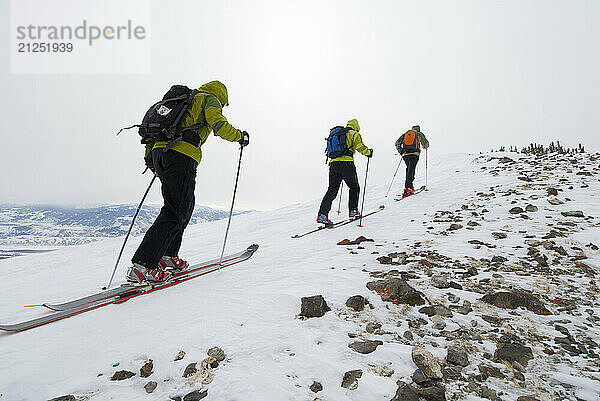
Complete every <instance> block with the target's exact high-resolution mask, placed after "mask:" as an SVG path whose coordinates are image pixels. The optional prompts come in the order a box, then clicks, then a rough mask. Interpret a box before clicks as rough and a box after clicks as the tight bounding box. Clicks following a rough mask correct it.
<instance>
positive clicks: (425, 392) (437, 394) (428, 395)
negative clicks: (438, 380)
mask: <svg viewBox="0 0 600 401" xmlns="http://www.w3.org/2000/svg"><path fill="white" fill-rule="evenodd" d="M417 394H419V397H421V398H424V399H425V400H427V401H446V389H445V388H444V387H443V386H441V385H436V386H431V387H424V388H421V389H418V390H417Z"/></svg>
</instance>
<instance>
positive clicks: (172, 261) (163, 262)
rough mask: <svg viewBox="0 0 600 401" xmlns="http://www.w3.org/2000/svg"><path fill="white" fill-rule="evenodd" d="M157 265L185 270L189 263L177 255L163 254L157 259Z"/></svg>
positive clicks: (163, 267)
mask: <svg viewBox="0 0 600 401" xmlns="http://www.w3.org/2000/svg"><path fill="white" fill-rule="evenodd" d="M158 265H159V266H160V267H161V268H162V269H163V270H166V269H172V270H177V271H182V270H185V269H187V268H188V267H189V266H190V264H189V263H188V262H187V261H185V260H183V259H179V257H177V256H163V257H162V258H160V260H159V261H158Z"/></svg>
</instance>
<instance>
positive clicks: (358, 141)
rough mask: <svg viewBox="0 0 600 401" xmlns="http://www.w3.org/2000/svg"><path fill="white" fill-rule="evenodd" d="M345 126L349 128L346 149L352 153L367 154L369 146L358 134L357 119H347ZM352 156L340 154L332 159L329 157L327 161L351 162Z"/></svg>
mask: <svg viewBox="0 0 600 401" xmlns="http://www.w3.org/2000/svg"><path fill="white" fill-rule="evenodd" d="M346 127H348V128H350V130H348V132H347V133H346V144H347V145H348V149H349V150H350V151H351V152H352V155H354V152H356V151H358V152H360V153H362V154H363V155H365V156H367V155H368V154H369V153H370V152H371V151H370V150H369V148H368V147H367V146H366V145H365V144H364V143H363V141H362V137H361V136H360V133H359V132H360V125H358V121H357V120H356V119H352V120H350V121H348V124H346ZM353 161H354V156H340V157H336V158H334V159H331V161H330V162H329V163H332V162H353Z"/></svg>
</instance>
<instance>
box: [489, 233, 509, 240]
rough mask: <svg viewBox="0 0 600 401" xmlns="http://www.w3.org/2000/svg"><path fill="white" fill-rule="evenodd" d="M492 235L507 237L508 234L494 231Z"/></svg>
mask: <svg viewBox="0 0 600 401" xmlns="http://www.w3.org/2000/svg"><path fill="white" fill-rule="evenodd" d="M492 235H493V236H494V238H496V239H504V238H506V237H507V235H506V234H505V233H501V232H493V233H492Z"/></svg>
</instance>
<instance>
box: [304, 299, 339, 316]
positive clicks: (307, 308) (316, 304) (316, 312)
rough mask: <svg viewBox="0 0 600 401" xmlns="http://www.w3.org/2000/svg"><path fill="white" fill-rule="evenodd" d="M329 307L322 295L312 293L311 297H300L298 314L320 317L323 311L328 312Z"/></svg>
mask: <svg viewBox="0 0 600 401" xmlns="http://www.w3.org/2000/svg"><path fill="white" fill-rule="evenodd" d="M330 310H331V309H330V308H329V306H327V302H325V299H324V298H323V295H314V296H312V297H302V307H301V311H300V316H304V317H307V318H309V317H321V316H323V315H324V314H325V312H329V311H330Z"/></svg>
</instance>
